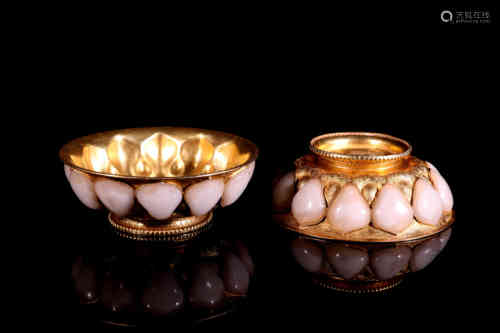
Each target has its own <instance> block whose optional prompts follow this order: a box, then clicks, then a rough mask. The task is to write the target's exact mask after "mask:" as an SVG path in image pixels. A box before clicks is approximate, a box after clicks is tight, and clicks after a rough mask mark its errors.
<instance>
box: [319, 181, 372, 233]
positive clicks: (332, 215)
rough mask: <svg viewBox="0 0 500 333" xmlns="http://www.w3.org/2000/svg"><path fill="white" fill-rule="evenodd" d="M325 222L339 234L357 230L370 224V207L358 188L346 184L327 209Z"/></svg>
mask: <svg viewBox="0 0 500 333" xmlns="http://www.w3.org/2000/svg"><path fill="white" fill-rule="evenodd" d="M327 220H328V223H330V225H331V226H332V228H333V229H334V230H335V231H337V232H340V233H348V232H351V231H354V230H359V229H361V228H364V227H366V226H368V225H369V224H370V206H368V203H367V202H366V200H365V199H364V198H363V196H362V195H361V193H360V192H359V190H358V188H357V187H356V186H354V185H352V184H348V185H345V186H344V187H343V188H342V189H341V190H340V192H339V194H338V195H337V197H336V198H335V200H333V202H332V204H331V205H330V206H329V207H328V212H327Z"/></svg>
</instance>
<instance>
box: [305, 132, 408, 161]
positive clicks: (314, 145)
mask: <svg viewBox="0 0 500 333" xmlns="http://www.w3.org/2000/svg"><path fill="white" fill-rule="evenodd" d="M349 136H357V137H361V138H365V139H368V140H369V139H378V140H381V141H392V142H394V143H397V144H399V145H400V146H401V147H402V148H404V149H403V151H402V152H400V153H392V154H387V155H375V154H368V155H360V154H344V153H339V152H335V151H329V150H323V149H321V148H319V147H318V145H319V144H320V143H321V142H322V141H325V140H327V139H334V140H335V139H341V138H344V137H349ZM309 149H310V150H311V151H312V152H313V153H314V154H316V155H319V156H322V157H325V158H328V159H334V160H354V161H389V160H398V159H402V158H404V157H407V156H409V155H410V154H411V152H412V150H413V148H412V146H411V145H410V144H409V143H408V142H407V141H405V140H403V139H401V138H398V137H395V136H392V135H389V134H384V133H377V132H333V133H326V134H322V135H319V136H316V137H314V138H312V139H311V141H310V142H309Z"/></svg>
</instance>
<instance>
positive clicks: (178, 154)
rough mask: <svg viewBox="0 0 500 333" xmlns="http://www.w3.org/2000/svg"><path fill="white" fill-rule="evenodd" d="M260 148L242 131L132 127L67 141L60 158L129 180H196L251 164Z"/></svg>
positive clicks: (90, 169)
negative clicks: (241, 135)
mask: <svg viewBox="0 0 500 333" xmlns="http://www.w3.org/2000/svg"><path fill="white" fill-rule="evenodd" d="M257 153H258V150H257V147H256V146H255V145H254V144H253V143H252V142H250V141H248V140H246V139H244V138H241V137H239V136H236V135H232V134H228V133H223V132H217V131H210V130H204V129H196V128H178V127H152V128H131V129H123V130H116V131H108V132H102V133H96V134H92V135H89V136H85V137H81V138H78V139H75V140H72V141H70V142H68V143H67V144H65V145H64V146H63V147H62V148H61V150H60V152H59V155H60V158H61V160H62V161H63V162H64V163H65V164H68V165H70V166H72V167H74V168H77V169H81V170H83V171H85V172H88V173H92V174H98V175H105V176H114V177H126V178H180V177H182V178H194V177H200V176H203V177H206V176H210V175H217V174H221V173H225V172H228V171H231V170H233V169H236V168H238V167H241V166H243V165H246V164H248V163H251V162H252V161H254V160H255V159H256V158H257Z"/></svg>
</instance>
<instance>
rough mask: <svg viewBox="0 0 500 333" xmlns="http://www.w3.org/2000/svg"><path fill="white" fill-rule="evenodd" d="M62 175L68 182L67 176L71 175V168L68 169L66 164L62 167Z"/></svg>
mask: <svg viewBox="0 0 500 333" xmlns="http://www.w3.org/2000/svg"><path fill="white" fill-rule="evenodd" d="M64 174H65V175H66V179H67V180H68V182H69V175H70V174H71V167H69V166H68V165H66V164H65V165H64Z"/></svg>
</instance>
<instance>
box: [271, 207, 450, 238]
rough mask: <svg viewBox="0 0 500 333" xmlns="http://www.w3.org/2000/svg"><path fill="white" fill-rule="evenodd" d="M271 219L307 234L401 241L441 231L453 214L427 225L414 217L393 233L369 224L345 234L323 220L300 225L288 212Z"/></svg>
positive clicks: (312, 235)
mask: <svg viewBox="0 0 500 333" xmlns="http://www.w3.org/2000/svg"><path fill="white" fill-rule="evenodd" d="M273 219H274V221H276V222H278V223H279V224H280V225H282V226H283V227H285V228H286V229H288V230H292V231H295V232H298V233H301V234H304V235H307V236H311V237H316V238H321V239H332V240H343V241H349V242H402V241H410V240H416V239H419V238H422V237H427V236H430V235H433V234H436V233H438V232H440V231H443V230H445V229H446V228H447V227H449V226H450V225H452V224H453V222H454V221H455V218H454V215H453V214H449V215H443V217H442V218H441V221H440V222H439V225H438V226H429V225H426V224H422V223H418V222H417V221H416V220H415V219H413V223H412V224H410V226H409V227H408V228H406V229H405V230H404V231H403V232H402V233H400V234H398V235H393V234H390V233H388V232H385V231H383V230H379V229H377V228H375V227H373V226H372V225H371V224H370V225H369V226H367V227H365V228H363V229H360V230H357V231H353V232H350V233H347V234H341V233H338V232H336V231H334V230H333V229H332V228H331V226H330V224H329V223H328V222H326V221H325V220H323V221H322V222H320V223H319V224H316V225H313V226H308V227H301V226H299V225H298V223H297V221H296V220H295V218H294V217H293V216H292V214H290V213H282V214H273Z"/></svg>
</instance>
